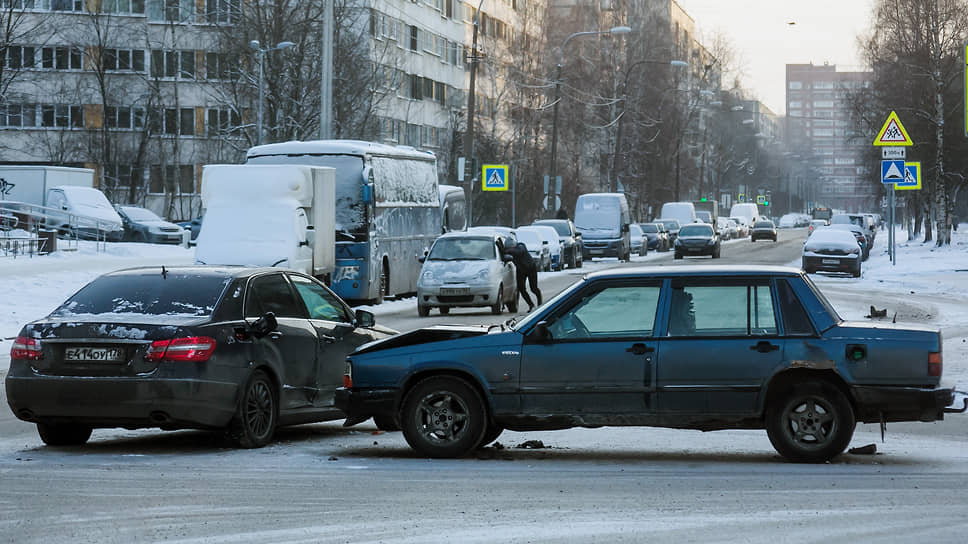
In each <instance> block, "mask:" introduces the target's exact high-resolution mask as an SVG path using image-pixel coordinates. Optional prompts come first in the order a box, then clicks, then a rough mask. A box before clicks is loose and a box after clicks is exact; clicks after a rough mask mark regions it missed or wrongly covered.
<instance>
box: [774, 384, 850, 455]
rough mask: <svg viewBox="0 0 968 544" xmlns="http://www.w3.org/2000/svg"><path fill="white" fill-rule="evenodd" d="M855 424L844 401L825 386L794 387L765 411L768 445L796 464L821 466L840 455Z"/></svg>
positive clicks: (806, 385) (834, 390)
mask: <svg viewBox="0 0 968 544" xmlns="http://www.w3.org/2000/svg"><path fill="white" fill-rule="evenodd" d="M855 424H856V421H855V419H854V410H853V409H852V408H851V406H850V402H849V401H848V400H847V397H846V396H844V394H843V393H842V392H841V391H840V390H839V389H837V387H835V386H833V385H831V384H829V383H826V382H806V383H801V384H797V385H795V386H793V387H792V389H790V390H789V391H786V392H784V393H783V394H781V395H778V396H777V397H776V398H775V399H774V401H773V402H772V403H771V404H770V406H768V407H767V411H766V433H767V436H769V438H770V443H771V444H773V447H774V448H775V449H776V451H777V452H779V454H780V455H782V456H783V457H785V458H787V459H789V460H790V461H794V462H797V463H823V462H824V461H828V460H830V459H831V458H832V457H834V456H836V455H838V454H840V453H841V452H843V451H844V449H845V448H846V447H847V445H848V444H849V443H850V439H851V437H852V436H853V435H854V425H855Z"/></svg>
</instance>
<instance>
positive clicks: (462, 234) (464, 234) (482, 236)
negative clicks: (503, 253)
mask: <svg viewBox="0 0 968 544" xmlns="http://www.w3.org/2000/svg"><path fill="white" fill-rule="evenodd" d="M441 238H474V239H478V240H494V239H497V238H503V235H501V234H498V233H494V232H484V231H483V230H482V231H475V232H472V231H454V232H448V233H446V234H441V235H440V236H438V237H437V239H438V240H439V239H441Z"/></svg>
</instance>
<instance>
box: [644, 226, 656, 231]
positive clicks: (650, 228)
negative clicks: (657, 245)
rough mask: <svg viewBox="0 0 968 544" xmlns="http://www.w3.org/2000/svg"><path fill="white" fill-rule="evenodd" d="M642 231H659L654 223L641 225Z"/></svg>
mask: <svg viewBox="0 0 968 544" xmlns="http://www.w3.org/2000/svg"><path fill="white" fill-rule="evenodd" d="M642 232H659V229H657V228H656V227H655V225H642Z"/></svg>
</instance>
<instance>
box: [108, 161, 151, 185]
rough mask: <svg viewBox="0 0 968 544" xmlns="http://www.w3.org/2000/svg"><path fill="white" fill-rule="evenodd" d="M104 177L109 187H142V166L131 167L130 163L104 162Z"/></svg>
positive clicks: (143, 179)
mask: <svg viewBox="0 0 968 544" xmlns="http://www.w3.org/2000/svg"><path fill="white" fill-rule="evenodd" d="M104 179H105V181H106V182H107V184H108V186H110V187H131V186H135V187H143V186H144V182H145V173H144V169H143V168H133V167H132V166H131V165H130V164H114V163H112V164H105V165H104Z"/></svg>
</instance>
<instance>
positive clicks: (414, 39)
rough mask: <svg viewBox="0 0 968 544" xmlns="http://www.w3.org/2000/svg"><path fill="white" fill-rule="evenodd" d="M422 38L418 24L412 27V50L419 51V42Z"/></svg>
mask: <svg viewBox="0 0 968 544" xmlns="http://www.w3.org/2000/svg"><path fill="white" fill-rule="evenodd" d="M419 38H420V29H419V28H417V27H416V26H411V27H410V50H411V51H417V49H418V47H417V43H418V40H419Z"/></svg>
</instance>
